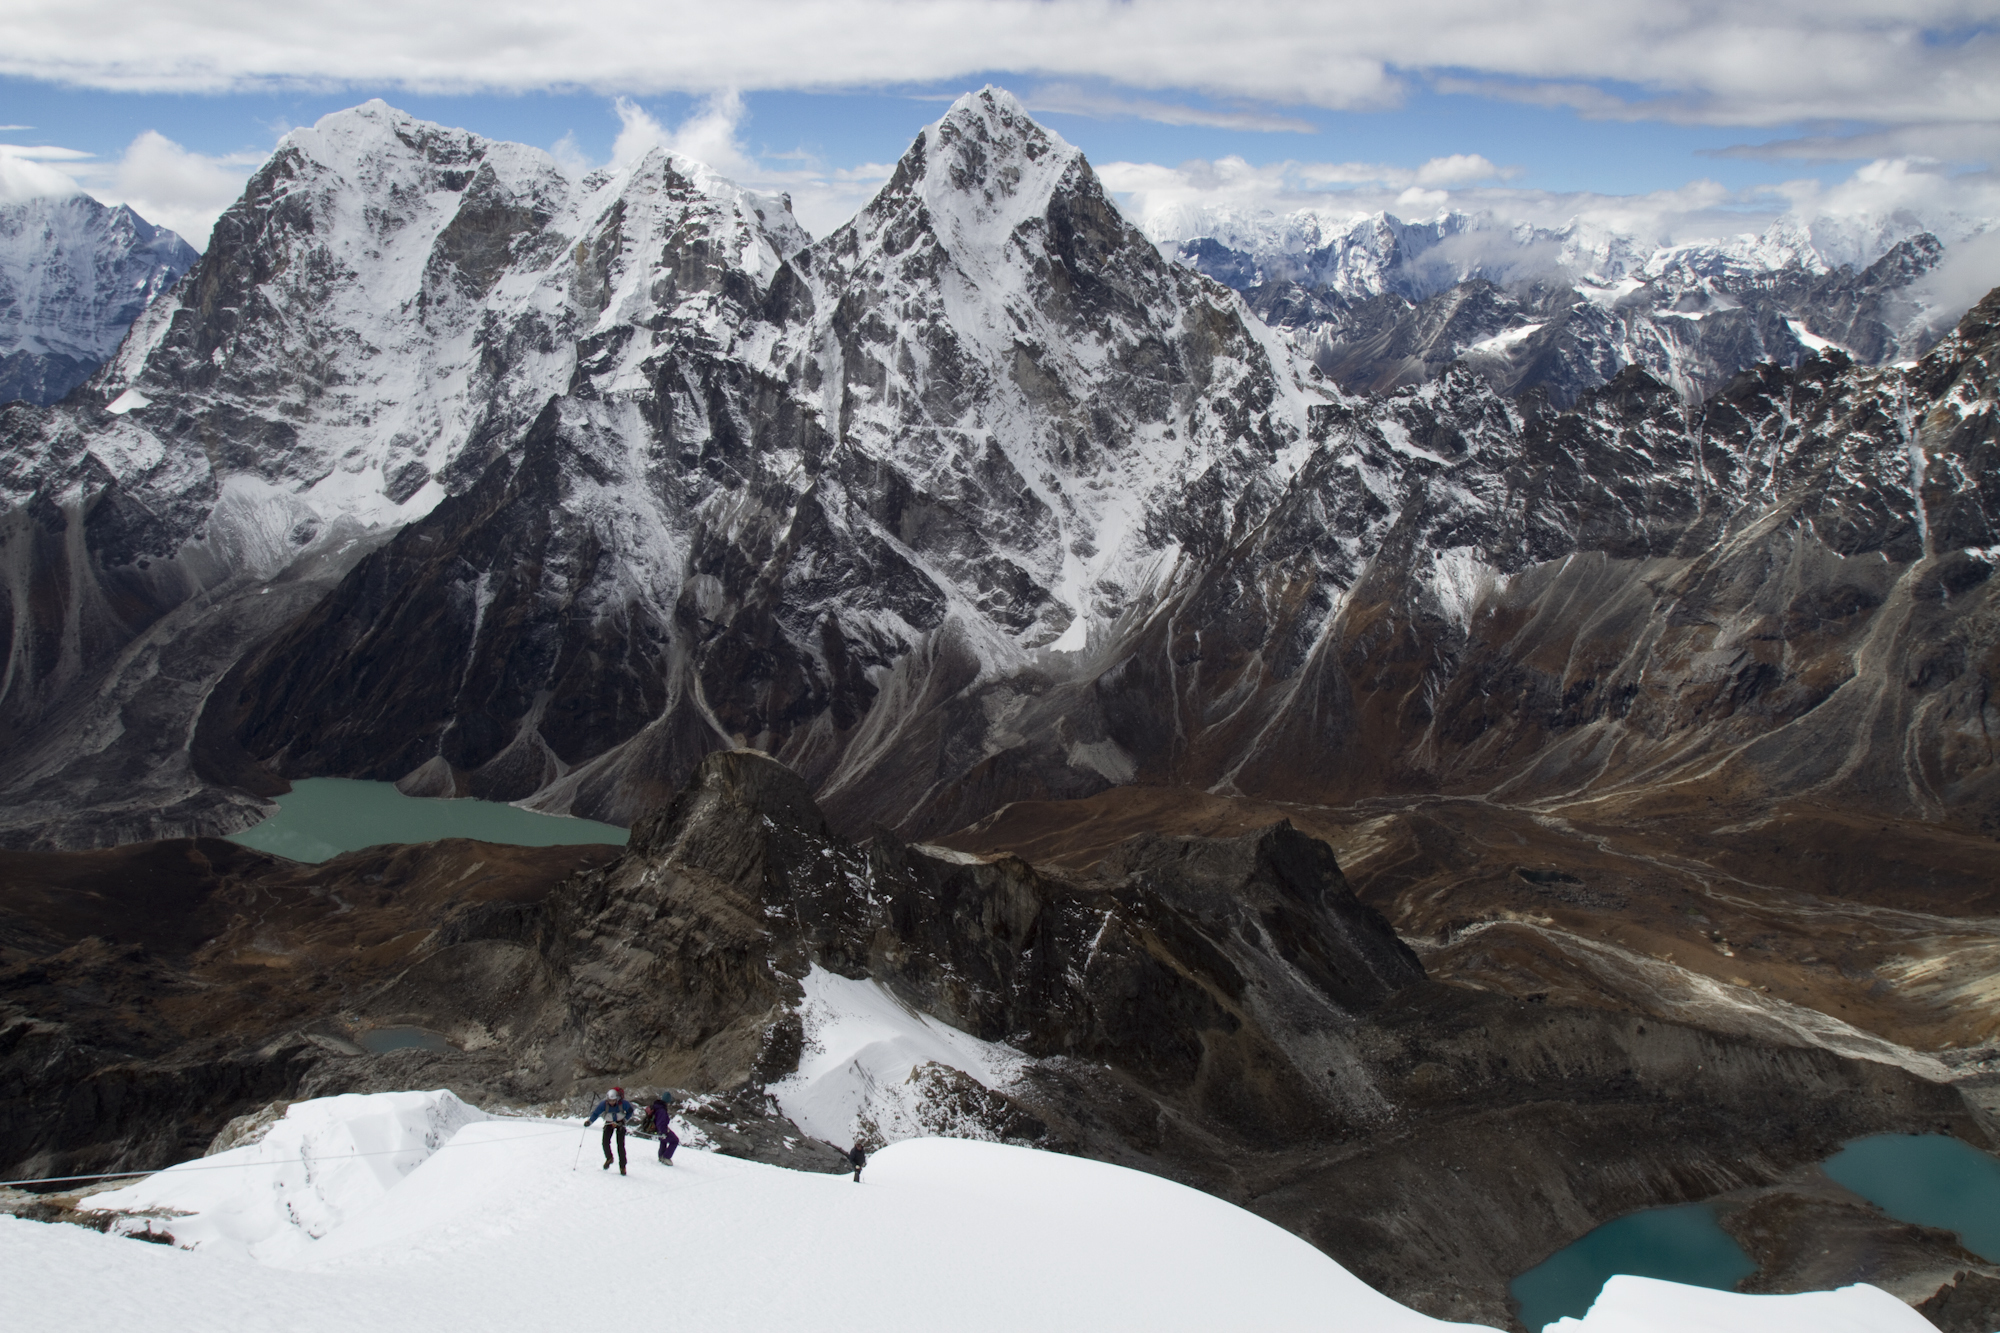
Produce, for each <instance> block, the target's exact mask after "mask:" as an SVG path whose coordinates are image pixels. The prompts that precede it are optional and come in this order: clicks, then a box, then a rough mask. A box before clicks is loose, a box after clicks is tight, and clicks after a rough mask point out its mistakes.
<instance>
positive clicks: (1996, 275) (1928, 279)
mask: <svg viewBox="0 0 2000 1333" xmlns="http://www.w3.org/2000/svg"><path fill="white" fill-rule="evenodd" d="M1995 287H2000V231H1989V232H1984V233H1982V234H1980V235H1978V236H1973V237H1970V238H1968V239H1967V240H1964V241H1961V242H1959V243H1958V244H1957V245H1954V246H1952V247H1951V248H1950V249H1948V250H1946V251H1945V253H1944V259H1943V261H1942V262H1940V263H1939V264H1938V266H1937V267H1936V268H1935V269H1933V270H1931V271H1930V272H1929V273H1927V274H1925V275H1924V276H1923V277H1922V278H1921V279H1919V280H1918V283H1917V290H1918V291H1920V292H1921V293H1922V294H1923V295H1924V296H1925V297H1927V298H1928V299H1929V300H1930V301H1931V302H1932V304H1933V305H1934V306H1935V308H1936V310H1937V312H1938V319H1937V322H1938V323H1939V324H1945V323H1948V322H1956V320H1957V319H1958V317H1959V316H1960V315H1962V314H1964V313H1965V312H1966V311H1967V310H1968V309H1970V308H1971V306H1972V304H1973V302H1975V301H1977V300H1979V299H1980V298H1981V297H1983V296H1985V295H1986V293H1988V292H1990V291H1992V290H1993V289H1994V288H1995Z"/></svg>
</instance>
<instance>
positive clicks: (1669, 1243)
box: [1508, 1203, 1757, 1330]
mask: <svg viewBox="0 0 2000 1333" xmlns="http://www.w3.org/2000/svg"><path fill="white" fill-rule="evenodd" d="M1756 1271H1757V1265H1756V1264H1754V1263H1752V1262H1751V1260H1750V1256H1749V1255H1747V1254H1745V1253H1744V1252H1743V1247H1742V1246H1740V1245H1738V1244H1737V1243H1736V1242H1735V1240H1734V1239H1732V1238H1731V1237H1730V1235H1729V1233H1728V1232H1726V1231H1724V1230H1723V1229H1722V1226H1721V1224H1720V1223H1718V1222H1717V1221H1716V1220H1715V1210H1714V1209H1713V1208H1711V1207H1710V1206H1709V1205H1708V1204H1705V1203H1686V1204H1682V1205H1680V1206H1679V1207H1677V1208H1648V1209H1647V1210H1646V1211H1644V1212H1642V1213H1630V1214H1628V1215H1626V1216H1624V1217H1621V1218H1618V1219H1616V1220H1615V1221H1611V1222H1606V1223H1605V1224H1604V1225H1603V1226H1601V1227H1599V1228H1597V1230H1595V1231H1593V1232H1591V1233H1590V1234H1589V1235H1587V1236H1584V1237H1583V1238H1582V1239H1580V1240H1577V1241H1574V1242H1572V1243H1571V1244H1570V1245H1568V1246H1567V1247H1565V1248H1563V1249H1560V1250H1558V1251H1556V1252H1555V1253H1554V1254H1552V1255H1550V1256H1549V1257H1548V1258H1547V1259H1545V1260H1543V1261H1542V1262H1541V1263H1539V1264H1537V1265H1536V1266H1535V1267H1533V1268H1531V1269H1529V1270H1528V1271H1527V1272H1525V1273H1523V1274H1521V1276H1519V1277H1517V1278H1515V1279H1514V1280H1513V1282H1511V1283H1510V1284H1508V1291H1509V1292H1510V1293H1511V1294H1512V1295H1513V1297H1514V1300H1515V1301H1516V1302H1517V1303H1518V1304H1519V1305H1520V1307H1521V1322H1522V1323H1523V1324H1526V1325H1527V1326H1528V1327H1529V1328H1530V1329H1532V1330H1539V1329H1541V1328H1542V1326H1543V1325H1545V1324H1553V1323H1554V1322H1555V1321H1556V1320H1558V1319H1561V1318H1562V1317H1563V1316H1564V1315H1574V1316H1577V1317H1579V1318H1581V1317H1582V1315H1583V1313H1584V1311H1586V1310H1588V1309H1589V1308H1590V1303H1591V1302H1592V1301H1594V1300H1596V1299H1597V1293H1598V1292H1599V1291H1601V1290H1603V1288H1604V1284H1605V1282H1606V1281H1607V1280H1609V1279H1610V1278H1611V1277H1613V1276H1615V1275H1617V1274H1619V1273H1630V1274H1633V1275H1634V1276H1636V1277H1657V1278H1665V1279H1666V1280H1667V1281H1669V1282H1683V1283H1686V1284H1687V1285H1689V1286H1691V1287H1718V1288H1721V1289H1723V1290H1725V1291H1726V1290H1728V1289H1729V1288H1731V1287H1733V1286H1735V1285H1736V1284H1737V1283H1738V1282H1739V1281H1741V1280H1742V1279H1744V1278H1746V1277H1749V1276H1750V1275H1751V1274H1752V1273H1754V1272H1756Z"/></svg>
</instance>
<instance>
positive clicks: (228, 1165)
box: [0, 1120, 588, 1188]
mask: <svg viewBox="0 0 2000 1333" xmlns="http://www.w3.org/2000/svg"><path fill="white" fill-rule="evenodd" d="M470 1123H472V1124H475V1125H479V1124H492V1123H494V1122H492V1121H482V1120H474V1121H471V1122H470ZM499 1123H502V1124H505V1123H506V1122H505V1121H501V1122H499ZM586 1128H588V1126H586ZM567 1133H569V1130H568V1129H567V1128H564V1129H545V1130H542V1131H541V1132H540V1133H536V1134H517V1135H515V1136H514V1137H512V1138H506V1139H488V1140H486V1141H485V1142H484V1143H460V1142H458V1141H457V1138H456V1137H454V1138H452V1139H451V1140H449V1141H447V1142H445V1143H440V1144H439V1145H438V1146H437V1147H435V1148H433V1149H431V1152H432V1153H433V1154H435V1153H441V1152H443V1151H444V1150H445V1149H446V1148H489V1147H491V1146H493V1145H494V1144H496V1143H519V1142H520V1141H521V1140H522V1139H539V1138H544V1137H547V1136H550V1135H554V1134H567ZM246 1146H247V1145H246ZM415 1151H417V1150H416V1149H415V1148H382V1149H379V1150H377V1151H375V1152H341V1153H326V1154H324V1155H320V1156H315V1157H313V1158H312V1159H311V1161H312V1162H343V1161H349V1160H351V1159H353V1158H356V1157H395V1156H398V1155H400V1154H402V1153H408V1152H415ZM293 1160H295V1159H293V1158H289V1157H288V1158H285V1159H284V1160H282V1161H277V1162H216V1163H214V1164H213V1165H210V1166H195V1165H193V1164H192V1163H189V1162H176V1163H174V1164H173V1165H172V1166H161V1167H155V1168H154V1169H152V1170H151V1171H99V1172H96V1173H94V1174H88V1175H81V1176H41V1177H38V1178H37V1179H34V1180H0V1188H11V1187H13V1186H16V1185H60V1184H61V1183H63V1182H64V1181H66V1180H128V1179H133V1178H136V1177H139V1176H157V1175H159V1174H161V1173H162V1172H165V1171H244V1170H248V1169H249V1168H250V1167H253V1166H287V1165H289V1164H290V1163H291V1162H292V1161H293ZM297 1160H301V1161H303V1160H305V1159H303V1158H301V1159H297ZM307 1165H311V1162H308V1163H307Z"/></svg>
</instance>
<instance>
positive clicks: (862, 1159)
mask: <svg viewBox="0 0 2000 1333" xmlns="http://www.w3.org/2000/svg"><path fill="white" fill-rule="evenodd" d="M847 1161H848V1164H849V1165H851V1166H852V1167H853V1168H854V1183H855V1184H857V1185H859V1184H860V1183H861V1168H862V1167H864V1166H866V1165H868V1154H867V1153H865V1152H863V1151H861V1145H860V1144H858V1143H857V1144H855V1145H854V1146H853V1147H852V1148H849V1149H848V1150H847Z"/></svg>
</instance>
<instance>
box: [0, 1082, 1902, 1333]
mask: <svg viewBox="0 0 2000 1333" xmlns="http://www.w3.org/2000/svg"><path fill="white" fill-rule="evenodd" d="M453 1120H457V1121H459V1122H460V1123H458V1124H457V1125H456V1127H455V1129H454V1130H453V1131H452V1132H450V1133H449V1134H445V1133H444V1130H443V1128H442V1127H443V1126H444V1125H446V1124H448V1123H450V1122H451V1121H453ZM369 1143H378V1144H385V1145H387V1147H386V1148H378V1149H365V1150H364V1149H358V1148H357V1150H356V1152H351V1153H349V1154H348V1155H345V1156H343V1155H341V1154H339V1153H336V1152H334V1151H332V1150H333V1149H335V1148H338V1147H341V1146H343V1145H348V1146H353V1145H364V1144H369ZM597 1144H598V1130H597V1129H596V1128H595V1127H593V1128H591V1129H589V1130H586V1129H584V1127H583V1126H582V1125H581V1124H580V1123H579V1122H577V1121H573V1120H572V1121H549V1120H527V1119H494V1118H489V1117H486V1116H484V1114H483V1113H481V1112H478V1111H476V1110H474V1109H473V1108H471V1107H467V1106H466V1105H465V1104H464V1103H463V1102H460V1101H459V1100H458V1099H457V1098H456V1097H453V1096H452V1095H451V1094H450V1093H448V1092H432V1093H383V1094H375V1095H372V1096H346V1097H335V1098H326V1099H322V1100H320V1101H316V1102H302V1103H298V1104H297V1105H295V1106H293V1107H292V1108H291V1112H290V1114H288V1115H287V1117H286V1119H285V1120H284V1121H281V1122H279V1124H278V1125H277V1126H275V1127H274V1128H273V1129H272V1130H271V1131H270V1133H269V1134H267V1136H266V1137H265V1139H264V1140H263V1141H262V1142H260V1143H258V1144H255V1145H250V1147H248V1148H242V1149H233V1150H231V1153H225V1154H218V1155H217V1156H215V1157H211V1158H207V1159H204V1160H203V1161H201V1162H193V1163H186V1164H184V1165H183V1166H182V1167H181V1168H177V1169H176V1170H172V1171H166V1172H162V1173H160V1174H159V1175H157V1176H153V1177H151V1178H149V1179H148V1180H146V1181H143V1182H141V1184H140V1185H139V1186H135V1187H132V1188H131V1189H128V1190H123V1191H119V1192H118V1195H119V1196H127V1197H124V1198H122V1199H120V1200H119V1202H120V1203H121V1204H122V1205H123V1206H124V1207H127V1208H139V1207H148V1208H153V1209H160V1208H174V1209H178V1210H182V1211H185V1212H189V1213H191V1214H192V1215H191V1216H182V1217H175V1218H171V1219H167V1220H166V1225H169V1226H171V1227H173V1228H174V1230H175V1234H176V1238H177V1239H178V1240H182V1241H188V1240H193V1241H195V1242H196V1243H198V1245H199V1248H197V1249H195V1250H194V1251H192V1252H189V1251H186V1250H180V1249H175V1248H172V1247H169V1246H164V1245H146V1244H139V1243H135V1242H133V1241H131V1240H127V1239H122V1238H119V1237H116V1236H108V1235H100V1234H97V1233H95V1232H92V1231H88V1230H85V1229H83V1228H80V1227H69V1226H61V1225H53V1226H52V1225H47V1224H43V1223H37V1222H24V1221H20V1220H17V1219H15V1218H11V1217H5V1216H0V1274H4V1277H5V1284H6V1310H7V1314H8V1315H9V1317H10V1323H12V1324H13V1325H14V1326H17V1327H24V1328H27V1327H53V1326H60V1325H74V1324H88V1325H93V1326H95V1325H100V1324H104V1325H113V1324H116V1325H127V1326H139V1327H145V1328H199V1329H203V1330H216V1331H217V1333H229V1331H231V1330H245V1331H246V1333H247V1331H248V1330H266V1329H286V1330H299V1331H300V1333H318V1331H319V1330H328V1331H329V1333H331V1331H332V1330H343V1331H344V1330H350V1329H355V1328H369V1329H381V1330H391V1331H394V1330H402V1329H426V1330H431V1329H435V1328H437V1327H440V1326H443V1325H445V1324H447V1323H448V1324H449V1325H451V1326H454V1327H464V1326H468V1325H469V1326H472V1327H478V1328H482V1329H487V1330H510V1329H544V1328H551V1327H556V1326H579V1324H580V1325H581V1326H584V1327H588V1326H591V1325H593V1324H599V1323H608V1322H610V1321H617V1322H618V1323H619V1324H620V1325H621V1326H623V1325H626V1324H629V1323H631V1322H633V1321H648V1322H651V1323H654V1324H657V1325H660V1326H664V1327H667V1328H687V1329H701V1330H703V1331H704V1333H707V1331H708V1330H722V1329H744V1330H751V1329H756V1330H770V1329H808V1328H809V1329H814V1330H828V1331H830V1333H840V1331H843V1330H866V1333H898V1331H899V1330H911V1331H912V1333H915V1331H916V1330H937V1329H951V1330H954V1331H956V1330H972V1331H974V1333H977V1331H978V1330H988V1329H990V1330H996V1333H997V1331H998V1330H1006V1331H1007V1333H1019V1330H1026V1329H1079V1330H1082V1329H1089V1330H1118V1329H1134V1330H1137V1329H1144V1330H1148V1333H1154V1331H1156V1330H1180V1329H1186V1330H1190V1331H1191V1333H1192V1331H1195V1330H1199V1331H1200V1333H1215V1331H1216V1330H1228V1329H1250V1328H1254V1329H1260V1330H1292V1329H1299V1330H1326V1331H1328V1333H1405V1331H1406V1330H1407V1331H1408V1333H1420V1331H1422V1330H1444V1329H1453V1328H1458V1329H1472V1328H1475V1327H1477V1326H1475V1325H1465V1324H1447V1323H1443V1322H1441V1321H1439V1320H1435V1319H1431V1318H1429V1317H1428V1316H1425V1315H1422V1314H1419V1313H1417V1312H1416V1311H1413V1310H1410V1309H1408V1308H1406V1307H1404V1306H1401V1305H1399V1304H1397V1303H1396V1302H1395V1301H1392V1300H1390V1299H1389V1298H1388V1297H1386V1296H1384V1295H1382V1294H1380V1293H1379V1292H1376V1291H1374V1290H1373V1289H1371V1288H1369V1287H1368V1286H1367V1285H1366V1284H1364V1283H1363V1282H1361V1281H1360V1280H1359V1279H1358V1278H1356V1277H1354V1276H1353V1275H1352V1274H1350V1273H1348V1272H1347V1271H1346V1270H1345V1269H1343V1268H1342V1267H1340V1265H1339V1264H1337V1263H1335V1262H1333V1261H1332V1260H1331V1259H1329V1258H1327V1257H1326V1256H1325V1255H1323V1254H1321V1253H1320V1252H1319V1251H1317V1250H1315V1249H1313V1248H1312V1247H1311V1246H1310V1245H1308V1244H1306V1243H1305V1242H1304V1241H1302V1240H1300V1239H1299V1238H1298V1237H1296V1236H1293V1235H1291V1234H1290V1233H1289V1232H1286V1231H1283V1230H1281V1229H1280V1228H1278V1227H1276V1226H1274V1225H1272V1224H1271V1223H1268V1222H1266V1221H1264V1220H1263V1219H1261V1218H1259V1217H1256V1216H1254V1215H1253V1214H1251V1213H1248V1212H1245V1211H1243V1210H1242V1209H1239V1208H1237V1207H1235V1206H1233V1205H1231V1204H1228V1203H1225V1202H1223V1201H1222V1200H1220V1199H1216V1198H1212V1197H1210V1196H1208V1195H1205V1194H1201V1193H1199V1192H1197V1191H1195V1190H1191V1189H1188V1188H1186V1187H1185V1186H1182V1185H1177V1184H1175V1183H1173V1182H1171V1181H1168V1180H1163V1179H1160V1178H1159V1177H1155V1176H1148V1175H1144V1174H1142V1173H1139V1172H1136V1171H1128V1170H1125V1169H1124V1168H1121V1167H1115V1166H1108V1165H1105V1164H1103V1163H1100V1162H1090V1161H1085V1160H1083V1159H1080V1158H1073V1157H1063V1156H1059V1155H1056V1154H1051V1153H1038V1152H1033V1151H1030V1150H1027V1149H1023V1148H1012V1147H1006V1146H1003V1145H999V1144H990V1143H975V1142H969V1141H965V1140H957V1139H913V1140H908V1141H906V1142H902V1143H898V1144H895V1145H893V1146H891V1147H889V1148H886V1149H884V1150H883V1151H882V1152H881V1153H879V1154H877V1155H876V1157H875V1158H874V1160H873V1161H872V1162H871V1163H870V1164H869V1167H868V1169H867V1171H866V1172H865V1174H864V1179H863V1183H862V1184H861V1185H860V1186H856V1185H855V1184H854V1183H853V1182H852V1181H851V1180H850V1179H849V1178H848V1177H847V1176H844V1175H840V1176H828V1175H815V1174H809V1173H805V1172H796V1171H788V1170H785V1169H783V1168H779V1167H771V1166H763V1165H759V1164H757V1163H752V1162H742V1161H737V1160H734V1159H731V1158H726V1157H720V1156H716V1155H714V1154H711V1153H707V1152H702V1151H699V1150H695V1149H690V1148H687V1147H683V1148H682V1150H681V1151H680V1153H678V1154H677V1155H676V1160H677V1165H675V1166H673V1167H663V1166H661V1165H659V1164H658V1163H657V1162H656V1161H655V1160H654V1158H653V1147H652V1145H651V1144H650V1143H649V1142H647V1141H646V1140H642V1139H637V1138H634V1139H632V1140H630V1144H629V1146H630V1148H631V1149H632V1150H633V1156H632V1167H631V1170H632V1174H631V1175H630V1176H624V1177H621V1176H619V1175H616V1174H614V1173H610V1172H606V1171H603V1170H601V1169H600V1168H599V1166H598V1162H599V1161H600V1160H601V1159H600V1158H599V1155H598V1147H597ZM253 1149H263V1150H264V1152H263V1154H262V1156H256V1155H255V1154H254V1153H253V1152H252V1150H253ZM360 1151H368V1152H371V1153H373V1154H375V1155H371V1156H360V1155H358V1153H359V1152H360ZM232 1154H250V1155H249V1156H245V1157H242V1158H238V1159H237V1161H238V1162H240V1163H241V1164H242V1165H243V1168H244V1169H242V1170H240V1171H237V1170H230V1169H227V1168H228V1167H229V1166H231V1165H232V1163H231V1162H230V1161H228V1160H225V1159H229V1158H231V1156H232ZM412 1157H415V1158H416V1159H418V1160H417V1161H416V1164H415V1165H407V1167H406V1164H407V1163H408V1162H409V1160H410V1159H411V1158H412ZM385 1160H386V1161H387V1162H388V1163H389V1164H388V1165H387V1166H383V1165H382V1163H383V1162H384V1161H385ZM299 1165H303V1167H304V1168H305V1169H306V1177H301V1176H300V1175H299V1174H297V1173H296V1172H294V1173H293V1174H290V1175H287V1174H285V1171H286V1170H290V1168H292V1167H294V1166H299ZM218 1167H220V1168H224V1169H215V1168H218ZM280 1167H283V1168H284V1170H280V1169H279V1168H280ZM204 1168H206V1169H205V1170H204ZM197 1171H201V1174H199V1175H198V1174H197ZM114 1197H116V1196H113V1195H99V1196H96V1198H95V1199H94V1200H93V1202H97V1203H100V1204H102V1203H104V1202H105V1201H107V1200H111V1199H113V1198H114ZM313 1199H323V1200H324V1199H338V1200H340V1201H341V1202H342V1204H343V1205H344V1207H345V1211H344V1213H343V1215H342V1216H341V1218H340V1219H339V1220H338V1221H337V1222H336V1223H335V1224H333V1225H332V1226H330V1228H329V1229H328V1230H326V1231H325V1232H324V1234H323V1235H321V1236H320V1237H319V1238H317V1239H311V1238H308V1237H306V1236H305V1235H304V1231H303V1229H302V1228H298V1227H293V1228H292V1230H291V1232H289V1233H278V1234H280V1235H281V1236H289V1237H290V1238H289V1239H288V1240H286V1241H285V1242H284V1243H281V1244H265V1245H264V1246H263V1248H262V1251H261V1252H260V1253H259V1255H258V1257H257V1258H253V1257H251V1256H252V1251H253V1249H255V1248H256V1242H251V1243H250V1244H245V1243H243V1238H242V1236H241V1235H238V1234H233V1233H232V1232H231V1230H230V1227H231V1226H232V1225H238V1226H239V1229H240V1224H241V1222H242V1220H243V1219H246V1218H258V1217H263V1218H266V1219H268V1218H270V1217H272V1216H279V1215H289V1214H291V1213H293V1212H297V1211H300V1210H301V1209H303V1210H305V1211H310V1210H311V1207H312V1206H313V1205H312V1202H311V1201H312V1200H313ZM1550 1327H1551V1329H1554V1330H1557V1333H1667V1331H1668V1330H1674V1333H1681V1331H1682V1330H1690V1329H1702V1330H1710V1331H1712V1333H1739V1331H1740V1333H1793V1331H1794V1330H1796V1331H1797V1333H1864V1331H1865V1333H1924V1331H1925V1330H1928V1329H1929V1325H1928V1324H1927V1323H1925V1321H1924V1320H1923V1319H1922V1318H1921V1317H1920V1316H1918V1315H1917V1314H1916V1313H1915V1312H1914V1311H1912V1310H1910V1309H1909V1308H1908V1307H1906V1306H1904V1305H1903V1304H1902V1303H1901V1302H1899V1301H1897V1300H1895V1299H1894V1298H1893V1297H1890V1296H1888V1295H1886V1294H1884V1293H1883V1292H1880V1291H1878V1290H1876V1289H1875V1288H1872V1287H1861V1286H1856V1287H1847V1288H1843V1289H1842V1290H1840V1291H1837V1292H1814V1293H1809V1294H1806V1295H1801V1296H1739V1295H1735V1294H1733V1293H1728V1292H1712V1291H1705V1290H1701V1289H1699V1288H1692V1287H1681V1286H1677V1285H1675V1284H1673V1283H1668V1282H1656V1281H1651V1280H1648V1279H1642V1278H1629V1277H1621V1278H1616V1279H1614V1280H1613V1281H1612V1282H1611V1283H1610V1284H1609V1285H1608V1286H1607V1287H1606V1288H1605V1293H1604V1295H1603V1297H1601V1298H1600V1299H1599V1301H1598V1303H1597V1305H1596V1306H1595V1307H1594V1308H1593V1309H1592V1310H1591V1312H1590V1314H1589V1315H1588V1316H1586V1317H1585V1318H1584V1319H1582V1320H1562V1321H1560V1322H1558V1323H1556V1324H1553V1325H1551V1326H1550Z"/></svg>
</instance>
